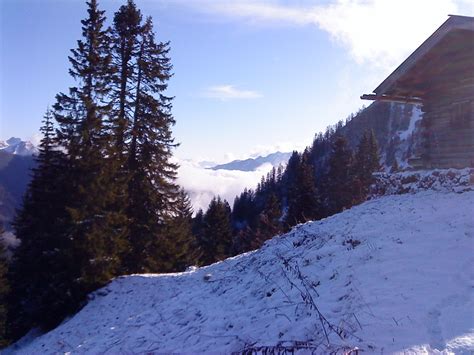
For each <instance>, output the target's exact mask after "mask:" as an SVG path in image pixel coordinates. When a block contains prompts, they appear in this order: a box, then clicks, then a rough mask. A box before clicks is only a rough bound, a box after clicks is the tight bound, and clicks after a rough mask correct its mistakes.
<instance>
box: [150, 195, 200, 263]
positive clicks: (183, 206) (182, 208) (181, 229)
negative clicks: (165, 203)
mask: <svg viewBox="0 0 474 355" xmlns="http://www.w3.org/2000/svg"><path fill="white" fill-rule="evenodd" d="M192 214H193V210H192V207H191V201H190V200H189V197H188V195H187V194H186V192H185V191H184V190H180V192H179V195H178V198H177V199H176V201H175V204H174V212H173V214H172V216H170V217H168V220H167V221H166V223H165V226H166V227H165V231H164V234H163V238H160V239H159V240H157V243H158V244H159V245H157V247H156V250H159V255H158V256H157V260H158V261H159V265H158V267H157V268H158V269H159V270H160V272H178V271H184V270H185V269H186V267H187V266H189V265H194V264H196V262H197V261H198V259H199V257H200V250H199V247H198V245H197V241H196V238H195V237H194V235H193V233H192Z"/></svg>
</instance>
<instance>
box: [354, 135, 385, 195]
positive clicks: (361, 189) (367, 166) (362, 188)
mask: <svg viewBox="0 0 474 355" xmlns="http://www.w3.org/2000/svg"><path fill="white" fill-rule="evenodd" d="M379 170H380V156H379V152H378V145H377V139H376V138H375V134H374V132H373V130H370V131H366V132H365V133H364V135H363V136H362V138H361V139H360V142H359V145H358V147H357V151H356V154H355V158H354V164H353V175H354V192H355V202H362V201H364V200H365V199H366V197H367V194H368V192H369V187H370V185H371V184H372V183H373V181H374V177H373V173H374V172H376V171H379Z"/></svg>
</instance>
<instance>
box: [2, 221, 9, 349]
mask: <svg viewBox="0 0 474 355" xmlns="http://www.w3.org/2000/svg"><path fill="white" fill-rule="evenodd" d="M3 233H4V230H3V227H2V225H0V349H1V348H3V347H4V346H7V345H8V338H7V328H6V326H7V296H8V293H9V291H10V287H9V284H8V279H7V268H8V264H7V259H6V255H5V248H4V247H3V244H2V235H3Z"/></svg>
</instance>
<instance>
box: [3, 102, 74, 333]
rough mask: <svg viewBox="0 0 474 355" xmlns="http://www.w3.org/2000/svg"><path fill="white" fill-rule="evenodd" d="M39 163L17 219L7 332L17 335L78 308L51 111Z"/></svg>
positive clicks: (63, 165)
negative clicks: (16, 241) (18, 242)
mask: <svg viewBox="0 0 474 355" xmlns="http://www.w3.org/2000/svg"><path fill="white" fill-rule="evenodd" d="M41 131H42V133H43V139H42V141H41V143H40V146H39V155H38V156H37V158H36V160H37V166H36V168H35V169H34V170H33V176H32V180H31V182H30V184H29V186H28V189H27V192H26V194H25V197H24V200H23V205H22V207H21V209H20V210H19V211H18V214H17V217H16V219H15V221H14V227H15V234H16V236H17V238H18V239H20V241H21V244H20V246H19V247H18V248H17V249H16V251H15V254H14V257H13V260H12V263H11V267H10V273H9V279H10V283H11V287H12V292H11V297H10V307H9V308H10V312H9V322H8V323H9V328H10V329H9V333H10V335H11V338H12V339H17V338H19V337H20V336H21V335H23V334H24V333H25V332H26V331H28V330H29V329H30V328H31V327H35V326H39V327H42V328H44V329H49V328H52V327H54V326H55V325H57V324H58V323H59V322H60V321H61V320H62V318H63V317H64V316H65V315H66V314H68V313H69V312H71V311H73V310H75V309H76V307H77V300H75V299H74V294H75V292H74V289H75V288H74V285H73V276H71V275H73V272H74V268H75V266H74V264H75V262H76V261H75V260H73V255H72V238H71V236H70V234H69V230H68V226H69V225H70V218H69V214H68V213H67V211H66V209H65V207H64V206H65V198H66V196H68V194H69V191H68V190H67V186H68V185H67V184H66V182H65V178H64V175H63V172H64V171H65V168H66V166H67V165H66V158H65V155H64V154H63V153H62V152H61V151H60V150H59V149H58V147H57V146H55V144H54V141H53V139H54V132H53V131H54V127H53V123H52V113H51V112H50V111H49V110H48V111H47V113H46V115H45V120H44V125H43V127H42V129H41Z"/></svg>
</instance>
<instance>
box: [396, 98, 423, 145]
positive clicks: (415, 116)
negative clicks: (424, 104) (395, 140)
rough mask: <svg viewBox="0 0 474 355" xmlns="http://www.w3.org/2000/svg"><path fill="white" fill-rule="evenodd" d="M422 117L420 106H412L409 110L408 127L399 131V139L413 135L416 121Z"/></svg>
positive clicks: (405, 138)
mask: <svg viewBox="0 0 474 355" xmlns="http://www.w3.org/2000/svg"><path fill="white" fill-rule="evenodd" d="M422 118H423V112H422V111H421V107H420V106H414V107H413V110H412V111H411V117H410V123H409V125H408V129H407V130H406V131H402V132H399V137H400V139H401V140H403V141H405V140H407V139H408V137H410V136H411V135H413V132H415V128H416V123H417V122H418V121H420V120H421V119H422Z"/></svg>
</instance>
